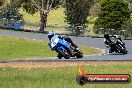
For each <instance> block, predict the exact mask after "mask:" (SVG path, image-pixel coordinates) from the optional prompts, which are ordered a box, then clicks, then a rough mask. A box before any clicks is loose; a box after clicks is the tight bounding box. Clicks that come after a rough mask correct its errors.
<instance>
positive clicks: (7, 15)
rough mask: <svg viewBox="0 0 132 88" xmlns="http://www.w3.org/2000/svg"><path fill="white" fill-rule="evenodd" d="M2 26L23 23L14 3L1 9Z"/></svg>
mask: <svg viewBox="0 0 132 88" xmlns="http://www.w3.org/2000/svg"><path fill="white" fill-rule="evenodd" d="M1 15H2V18H3V22H4V26H12V25H13V24H14V23H22V22H24V20H23V18H22V15H21V14H20V13H19V10H18V8H17V7H16V5H14V3H11V4H7V5H6V6H4V7H3V8H2V9H1Z"/></svg>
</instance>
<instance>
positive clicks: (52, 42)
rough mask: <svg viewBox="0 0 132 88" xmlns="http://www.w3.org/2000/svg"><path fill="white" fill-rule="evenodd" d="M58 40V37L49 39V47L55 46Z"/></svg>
mask: <svg viewBox="0 0 132 88" xmlns="http://www.w3.org/2000/svg"><path fill="white" fill-rule="evenodd" d="M58 41H59V39H58V38H54V39H52V40H51V47H52V48H53V47H55V46H56V45H57V43H58Z"/></svg>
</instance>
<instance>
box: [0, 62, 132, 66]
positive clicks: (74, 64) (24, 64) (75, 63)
mask: <svg viewBox="0 0 132 88" xmlns="http://www.w3.org/2000/svg"><path fill="white" fill-rule="evenodd" d="M129 63H132V62H127V61H124V62H116V61H115V62H113V61H108V62H106V61H105V62H101V61H98V62H94V61H93V62H92V61H80V62H9V63H0V68H4V67H12V68H56V67H68V66H80V65H91V64H92V65H99V64H104V65H109V64H129Z"/></svg>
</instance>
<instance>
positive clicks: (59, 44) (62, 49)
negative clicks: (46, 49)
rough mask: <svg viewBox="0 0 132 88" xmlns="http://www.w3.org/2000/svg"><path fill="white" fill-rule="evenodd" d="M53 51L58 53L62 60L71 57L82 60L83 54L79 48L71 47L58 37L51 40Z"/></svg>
mask: <svg viewBox="0 0 132 88" xmlns="http://www.w3.org/2000/svg"><path fill="white" fill-rule="evenodd" d="M51 49H52V50H53V51H56V52H57V53H58V56H57V57H58V58H59V59H61V58H62V57H64V58H65V59H69V58H70V57H75V56H76V57H77V58H82V57H83V53H82V51H81V50H80V49H79V48H78V49H75V47H73V46H71V44H70V43H69V42H67V41H65V40H63V39H60V38H58V36H54V37H52V39H51Z"/></svg>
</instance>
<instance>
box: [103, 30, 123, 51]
mask: <svg viewBox="0 0 132 88" xmlns="http://www.w3.org/2000/svg"><path fill="white" fill-rule="evenodd" d="M112 37H113V38H117V39H119V40H120V41H121V42H123V41H122V39H121V38H120V37H117V36H116V35H110V33H109V32H105V33H104V38H105V39H106V40H105V41H104V42H105V44H106V47H107V46H108V45H114V43H113V42H112V41H111V39H110V38H112ZM123 44H124V45H125V43H123ZM112 52H114V49H113V47H111V48H110V50H109V53H112Z"/></svg>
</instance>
